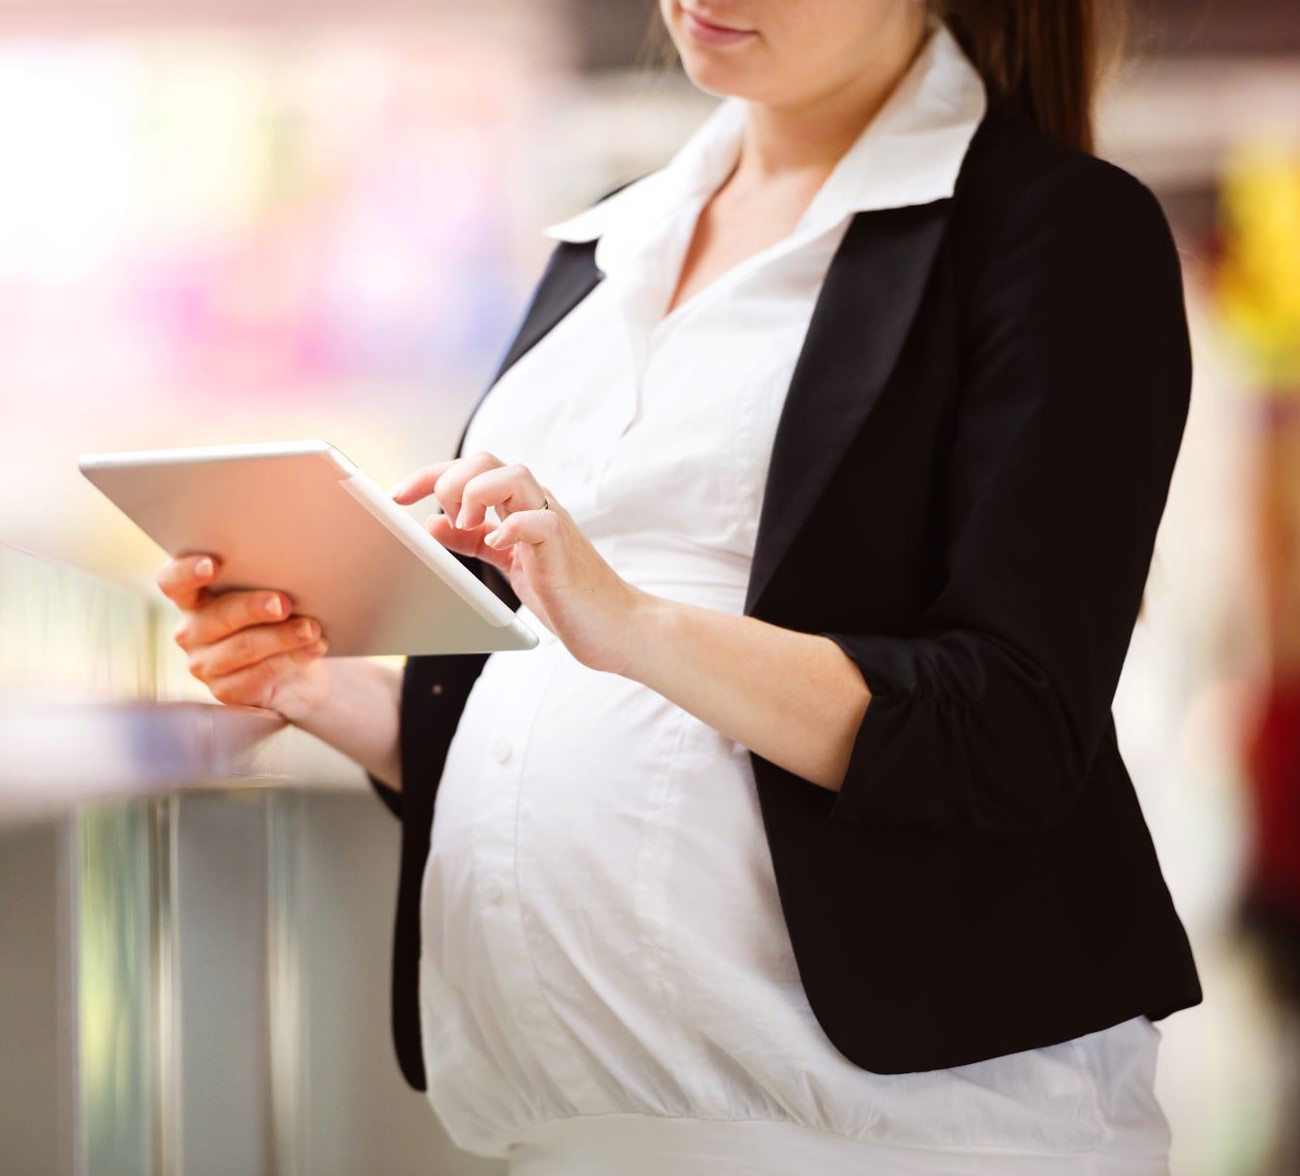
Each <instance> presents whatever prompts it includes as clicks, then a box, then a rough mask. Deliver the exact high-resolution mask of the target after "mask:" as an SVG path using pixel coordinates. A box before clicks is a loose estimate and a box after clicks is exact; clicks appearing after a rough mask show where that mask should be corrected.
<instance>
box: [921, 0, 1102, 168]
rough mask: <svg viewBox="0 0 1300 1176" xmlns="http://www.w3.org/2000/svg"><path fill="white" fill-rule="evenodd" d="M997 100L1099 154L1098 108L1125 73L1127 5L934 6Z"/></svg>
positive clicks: (1019, 1)
mask: <svg viewBox="0 0 1300 1176" xmlns="http://www.w3.org/2000/svg"><path fill="white" fill-rule="evenodd" d="M927 2H928V3H929V4H930V6H931V8H932V9H933V10H934V11H935V12H936V13H938V14H939V15H940V16H941V17H942V18H943V20H944V21H945V23H946V24H947V25H948V27H949V28H950V29H951V30H952V33H953V36H954V37H955V38H956V39H957V41H958V42H959V43H960V45H961V47H962V49H964V50H965V52H966V55H967V56H968V57H969V58H970V59H971V61H972V62H974V64H975V67H976V68H977V69H978V70H979V71H980V74H981V75H982V76H983V78H984V84H985V85H986V86H987V87H988V89H989V92H990V95H991V96H996V97H997V98H998V99H1000V100H1001V101H1002V102H1003V103H1005V104H1006V105H1008V106H1011V107H1013V108H1014V109H1016V110H1019V111H1022V112H1023V113H1024V114H1027V115H1028V116H1029V117H1030V118H1031V119H1032V120H1033V121H1034V122H1035V123H1037V124H1038V125H1039V126H1040V127H1041V128H1042V129H1043V130H1045V131H1047V132H1048V133H1049V134H1051V135H1054V136H1056V138H1058V139H1061V140H1063V141H1064V142H1066V143H1068V144H1070V146H1072V147H1077V148H1079V149H1080V150H1082V151H1087V152H1088V153H1089V154H1094V153H1095V142H1096V141H1095V136H1094V107H1095V104H1096V99H1097V95H1098V92H1099V90H1100V89H1101V88H1102V87H1103V86H1104V85H1105V84H1107V83H1108V82H1109V81H1110V80H1111V78H1112V77H1113V75H1114V74H1115V73H1116V72H1117V71H1118V69H1119V66H1120V65H1121V63H1122V61H1123V56H1124V43H1125V39H1126V37H1127V34H1128V9H1127V6H1126V5H1125V3H1124V0H997V2H993V0H927Z"/></svg>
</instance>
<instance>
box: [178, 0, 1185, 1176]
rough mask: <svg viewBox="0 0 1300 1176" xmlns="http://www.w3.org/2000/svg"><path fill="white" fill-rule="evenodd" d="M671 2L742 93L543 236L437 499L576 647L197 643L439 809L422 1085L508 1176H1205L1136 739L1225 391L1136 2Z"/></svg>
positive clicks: (686, 51) (264, 604)
mask: <svg viewBox="0 0 1300 1176" xmlns="http://www.w3.org/2000/svg"><path fill="white" fill-rule="evenodd" d="M660 10H661V15H662V17H663V20H664V22H665V24H666V26H667V30H668V32H669V34H670V36H671V38H672V40H673V42H674V44H675V45H676V47H677V50H678V52H679V53H680V54H681V57H682V61H683V63H684V65H685V68H686V71H687V73H688V74H689V76H690V78H691V79H692V80H693V81H694V83H695V84H696V85H697V86H699V87H700V88H701V89H703V90H705V91H707V92H708V93H710V94H714V95H717V96H719V97H720V98H721V99H722V100H721V101H720V103H719V104H718V105H717V106H716V108H715V109H714V111H713V113H712V114H711V115H710V116H709V117H708V118H707V119H706V120H705V121H704V122H703V123H702V125H701V126H700V127H699V129H698V130H697V131H696V132H695V133H694V134H693V135H692V136H691V137H690V138H689V140H688V141H687V142H686V143H685V144H684V145H683V146H682V147H681V149H680V150H679V151H678V152H677V154H676V155H675V156H674V157H673V158H672V160H671V161H670V162H669V163H668V164H667V165H666V166H664V167H663V168H661V169H659V170H657V171H655V172H653V173H651V174H650V175H648V176H644V177H642V178H640V179H639V180H636V181H635V182H633V183H631V184H629V185H626V186H625V187H623V188H622V189H619V190H617V191H616V192H614V193H612V194H610V195H608V196H607V197H605V198H604V199H602V200H600V201H598V202H597V203H596V204H594V205H593V206H591V207H590V208H588V209H586V210H585V211H583V212H581V213H579V214H578V215H576V216H575V217H573V218H572V219H570V220H567V221H564V222H563V223H561V224H558V225H555V226H553V227H552V228H550V229H549V230H547V232H548V234H549V235H550V237H552V238H553V239H554V240H555V241H556V244H555V246H554V250H553V252H552V254H551V258H550V261H549V263H548V265H547V267H546V270H545V273H544V274H543V276H542V279H541V281H540V283H539V285H538V288H537V290H536V292H535V293H534V295H533V298H532V301H531V303H530V305H529V308H528V312H527V314H526V316H525V319H524V322H523V324H522V326H521V328H520V330H519V333H518V335H517V337H516V338H515V340H514V342H513V345H512V346H511V347H510V349H509V350H508V352H507V354H506V357H505V360H504V362H503V363H502V365H501V371H499V372H498V373H497V376H496V378H495V379H494V380H493V381H492V382H491V383H490V385H489V388H488V390H487V392H486V393H485V394H484V396H483V397H482V398H481V399H480V401H479V403H478V405H476V407H475V409H474V411H473V412H472V413H471V415H470V418H469V421H468V423H467V427H466V430H465V432H464V433H463V435H462V437H461V441H460V444H459V445H458V446H457V449H456V451H455V456H454V457H452V458H450V459H449V460H446V461H440V462H437V463H435V464H433V465H429V466H426V467H424V468H422V469H419V470H416V471H414V472H413V473H412V474H411V475H410V476H409V477H407V478H406V479H405V480H404V481H403V482H402V483H401V484H400V485H399V486H398V487H396V488H394V491H393V496H394V498H395V499H396V501H398V502H400V503H404V504H413V503H416V502H419V501H423V500H428V503H429V506H430V507H437V508H440V509H438V510H435V512H434V513H433V514H432V515H431V516H430V517H429V519H428V521H427V526H428V528H429V530H430V532H431V533H432V535H433V536H434V537H435V538H436V539H438V540H439V541H440V542H441V543H443V544H445V545H446V546H447V547H448V548H450V549H451V550H452V551H453V552H455V553H456V554H457V556H458V558H460V559H461V560H462V561H463V562H464V563H465V565H466V566H467V567H469V568H471V569H472V570H473V571H474V572H475V573H476V574H477V575H479V576H480V577H481V578H482V579H483V580H484V581H485V582H486V583H487V584H488V585H489V586H490V587H492V588H493V590H494V591H496V592H497V594H498V595H500V596H501V597H502V598H503V599H505V600H506V601H507V602H508V603H509V604H510V605H511V607H512V608H517V609H518V611H519V613H520V615H521V616H522V617H523V618H524V619H525V620H526V621H527V622H528V623H529V624H530V625H531V626H532V627H533V628H534V629H536V630H537V632H538V633H539V635H540V636H541V642H540V644H539V645H538V646H537V647H535V648H534V649H531V650H527V651H514V652H504V653H496V654H492V655H482V654H479V655H456V656H444V657H436V656H420V657H411V658H408V659H407V661H406V664H405V666H404V668H403V670H402V671H401V672H395V671H394V670H393V669H392V668H391V667H388V666H381V665H379V664H378V663H375V662H371V661H367V660H365V659H348V658H323V657H322V656H321V655H322V653H323V652H324V650H325V644H324V641H323V640H321V639H320V633H319V628H318V626H317V624H316V622H315V621H314V620H313V619H311V618H300V617H297V616H295V615H293V608H294V604H293V601H292V600H290V599H288V598H287V596H286V595H285V594H284V593H281V592H275V591H266V592H236V593H229V594H224V595H214V594H213V593H211V592H210V591H209V590H208V589H207V588H206V587H205V585H206V584H207V583H208V582H209V581H210V579H211V577H212V576H213V574H214V571H215V569H214V566H213V563H212V561H211V560H210V559H199V558H193V559H183V560H175V561H170V562H169V563H168V564H167V565H166V566H165V567H164V568H163V570H162V572H161V573H160V584H161V585H162V587H163V589H164V591H165V592H166V593H167V594H168V595H169V596H170V597H171V598H172V599H173V600H174V601H175V602H176V603H177V604H178V605H180V606H181V608H182V609H183V610H185V616H184V618H183V620H182V622H181V624H180V625H179V627H178V629H177V631H176V639H177V641H178V642H179V643H180V645H181V646H182V647H183V648H184V649H185V650H186V651H187V652H188V654H189V658H190V666H191V670H192V672H193V673H194V674H195V675H196V676H197V677H199V678H200V679H201V680H203V681H204V682H206V683H207V684H208V686H209V687H210V688H211V690H212V692H213V694H214V695H215V696H216V697H217V698H218V699H220V700H222V701H225V702H230V703H244V704H252V705H258V706H266V707H271V708H274V709H276V710H277V711H279V712H280V713H281V714H283V715H284V716H285V717H286V718H287V719H288V720H289V721H291V722H293V723H296V724H298V725H300V726H301V727H303V728H305V729H306V730H308V731H311V732H314V733H316V734H318V735H319V736H320V737H322V738H323V739H325V740H327V741H328V742H330V743H332V744H333V745H335V746H336V747H338V748H340V749H342V750H343V751H344V752H346V753H347V754H349V755H351V756H352V757H353V758H354V759H356V761H357V762H358V763H360V764H361V765H363V766H364V768H365V769H366V771H367V772H368V774H369V776H370V779H371V781H372V783H373V784H374V787H375V789H376V790H377V792H378V794H379V795H380V797H381V798H382V799H383V801H384V802H385V803H386V804H387V805H388V806H389V807H390V808H391V809H392V811H393V812H394V813H395V814H396V815H397V816H398V817H399V818H400V819H401V821H402V826H403V839H402V845H403V848H402V866H401V874H402V883H401V890H400V894H399V900H398V908H397V917H396V946H395V953H394V961H393V967H394V971H393V1015H394V1029H395V1034H396V1042H397V1050H398V1056H399V1059H400V1062H401V1065H402V1069H403V1072H404V1073H405V1075H406V1077H407V1079H408V1081H410V1083H411V1084H412V1085H413V1086H416V1087H417V1088H420V1089H426V1090H427V1091H428V1096H429V1099H430V1101H431V1103H432V1104H433V1107H434V1108H435V1110H436V1111H437V1113H438V1115H439V1116H440V1118H441V1119H442V1121H443V1123H444V1124H445V1126H446V1128H447V1130H448V1131H449V1133H450V1134H451V1136H452V1138H453V1139H454V1140H455V1141H456V1142H457V1143H458V1144H460V1145H461V1146H462V1147H464V1148H466V1149H468V1150H471V1151H474V1152H477V1153H480V1154H482V1155H485V1156H498V1157H504V1158H506V1159H507V1160H508V1161H509V1165H510V1170H511V1172H512V1173H515V1174H516V1176H583V1174H591V1176H595V1174H601V1176H632V1174H637V1176H642V1174H644V1176H650V1174H656V1176H658V1174H662V1173H674V1174H675V1176H706V1174H707V1176H732V1174H740V1173H745V1174H758V1176H765V1174H777V1173H781V1174H796V1173H856V1174H872V1176H903V1174H912V1173H953V1174H956V1173H960V1174H963V1176H969V1174H973V1173H988V1174H994V1173H996V1174H997V1176H1016V1174H1026V1176H1028V1174H1032V1176H1054V1174H1065V1173H1068V1174H1070V1176H1085V1174H1100V1173H1124V1174H1128V1176H1157V1174H1160V1173H1166V1172H1167V1170H1168V1158H1167V1157H1168V1148H1169V1130H1168V1126H1167V1123H1166V1120H1165V1118H1164V1116H1163V1114H1162V1112H1161V1109H1160V1106H1159V1103H1158V1101H1157V1099H1156V1097H1155V1095H1154V1092H1153V1080H1154V1072H1155V1063H1156V1053H1157V1047H1158V1044H1159V1039H1160V1030H1159V1029H1158V1028H1157V1027H1156V1025H1155V1024H1154V1022H1155V1021H1157V1020H1159V1019H1161V1018H1163V1017H1166V1016H1168V1015H1169V1014H1170V1013H1172V1012H1174V1011H1176V1010H1178V1009H1182V1008H1187V1007H1189V1006H1191V1005H1195V1004H1196V1003H1197V1002H1198V1001H1199V1000H1200V999H1201V991H1200V987H1199V983H1198V978H1197V973H1196V968H1195V966H1194V963H1193V959H1192V955H1191V952H1190V950H1189V947H1188V942H1187V938H1186V936H1185V934H1184V932H1183V928H1182V926H1181V924H1180V922H1179V919H1178V916H1177V914H1176V913H1175V911H1174V908H1173V905H1172V903H1171V901H1170V897H1169V894H1168V891H1167V889H1166V887H1165V884H1164V881H1163V879H1162V876H1161V872H1160V868H1159V865H1158V863H1157V860H1156V855H1155V851H1154V849H1153V847H1152V843H1151V840H1150V837H1149V835H1148V833H1147V830H1146V826H1145V824H1144V823H1143V819H1142V815H1141V811H1140V809H1139V807H1138V804H1137V801H1136V798H1135V794H1134V789H1133V786H1132V783H1131V781H1130V779H1129V777H1128V774H1127V771H1126V769H1125V766H1124V763H1123V760H1122V759H1121V758H1120V755H1119V751H1118V746H1117V742H1116V735H1115V727H1114V722H1113V717H1112V714H1111V704H1112V698H1113V695H1114V691H1115V687H1116V684H1117V681H1118V678H1119V674H1120V670H1121V667H1122V665H1123V662H1124V658H1125V654H1126V651H1127V647H1128V643H1129V639H1130V636H1131V633H1132V630H1133V626H1134V624H1135V622H1136V620H1137V616H1138V612H1139V608H1140V603H1141V596H1142V589H1143V585H1144V583H1145V579H1146V575H1147V571H1148V568H1149V564H1150V559H1151V556H1152V552H1153V549H1154V542H1155V534H1156V529H1157V526H1158V524H1159V521H1160V518H1161V515H1162V513H1163V510H1164V506H1165V500H1166V496H1167V492H1168V488H1169V483H1170V478H1171V474H1172V470H1173V466H1174V462H1175V459H1176V457H1177V454H1178V450H1179V447H1180V443H1181V438H1182V433H1183V427H1184V423H1185V419H1186V415H1187V411H1188V405H1189V396H1190V384H1191V362H1190V349H1189V344H1188V338H1187V324H1186V318H1185V313H1184V306H1183V298H1182V285H1181V274H1180V269H1179V263H1178V257H1177V252H1176V249H1175V247H1174V243H1173V239H1172V237H1171V235H1170V232H1169V227H1168V224H1167V222H1166V220H1165V218H1164V215H1163V213H1162V212H1161V210H1160V206H1159V205H1158V203H1157V202H1156V199H1155V197H1154V196H1153V195H1152V193H1151V192H1150V190H1149V189H1148V188H1147V187H1145V186H1144V185H1143V184H1142V183H1140V182H1139V181H1138V180H1137V179H1135V178H1134V177H1133V176H1132V175H1131V174H1130V173H1128V172H1127V171H1124V170H1123V169H1122V168H1120V167H1118V166H1116V165H1114V164H1111V163H1109V162H1106V161H1103V160H1101V159H1100V158H1098V157H1097V156H1096V155H1095V154H1093V152H1092V149H1091V143H1092V140H1091V124H1090V115H1089V111H1090V105H1091V101H1092V88H1093V83H1094V76H1095V75H1096V73H1097V66H1096V58H1097V57H1098V52H1097V45H1098V44H1099V43H1100V35H1101V31H1102V27H1101V21H1100V17H1099V15H1098V13H1096V12H1094V10H1093V4H1092V2H1091V0H995V2H993V3H987V2H981V3H974V2H972V3H969V4H967V3H959V2H951V3H947V4H945V5H943V6H942V7H940V5H939V4H937V3H926V2H924V0H684V2H683V0H662V2H661V5H660ZM340 558H343V556H342V554H341V557H340ZM375 588H376V591H382V585H378V584H377V585H376V586H375ZM325 637H326V638H327V637H328V634H326V635H325Z"/></svg>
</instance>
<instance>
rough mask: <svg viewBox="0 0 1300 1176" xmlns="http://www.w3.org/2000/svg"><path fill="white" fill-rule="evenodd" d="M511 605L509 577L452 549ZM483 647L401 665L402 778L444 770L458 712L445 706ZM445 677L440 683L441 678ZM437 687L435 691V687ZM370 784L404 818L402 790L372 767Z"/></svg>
mask: <svg viewBox="0 0 1300 1176" xmlns="http://www.w3.org/2000/svg"><path fill="white" fill-rule="evenodd" d="M452 554H453V555H454V556H455V557H456V559H457V560H459V561H460V563H461V564H463V565H464V566H465V567H466V568H468V569H469V570H470V571H471V572H473V573H474V575H475V576H477V577H478V578H479V579H480V580H482V581H483V583H484V584H486V585H487V586H488V588H490V589H491V590H492V591H493V592H494V593H495V594H496V595H497V597H498V598H499V599H501V600H502V601H504V602H505V604H506V605H507V606H508V607H509V608H511V609H517V608H518V607H519V604H520V601H519V597H517V596H516V595H515V593H514V589H513V588H511V586H510V581H509V580H508V579H507V578H506V577H505V576H504V575H502V574H501V573H500V572H498V571H497V570H496V569H495V568H494V567H493V566H492V565H491V564H489V563H487V562H486V561H484V560H481V559H475V558H473V557H472V556H468V555H461V554H460V553H459V552H452ZM487 657H488V655H487V654H485V653H475V654H464V653H451V654H438V653H432V654H415V655H412V656H410V657H408V658H407V659H406V660H405V662H404V663H403V665H402V689H401V695H400V700H399V702H398V711H397V716H398V717H397V742H398V756H399V759H400V762H401V769H402V780H403V781H404V782H405V781H408V780H426V781H427V780H436V779H437V777H438V775H439V774H440V773H441V771H442V764H443V760H444V758H445V756H446V753H447V747H448V743H449V741H450V738H451V735H452V734H453V733H454V730H455V722H456V720H457V719H458V718H459V711H457V712H456V714H454V715H453V714H449V713H448V710H447V708H448V707H449V706H463V704H464V701H465V694H466V692H467V690H468V687H469V685H470V684H472V681H473V678H474V677H476V676H477V673H478V671H479V670H480V669H481V668H482V664H483V663H484V662H485V661H486V660H487ZM444 680H446V681H447V686H446V687H445V688H444V687H443V685H442V683H443V681H444ZM435 690H436V693H435ZM366 778H367V779H368V780H369V781H370V786H371V788H373V789H374V791H375V794H376V795H377V796H378V797H379V799H380V800H381V801H383V803H384V805H385V807H386V808H387V809H388V811H389V812H390V813H392V814H393V816H395V817H397V819H398V820H401V819H402V793H401V792H400V791H398V790H397V789H396V788H393V787H391V786H390V785H388V784H386V783H385V782H384V781H383V780H381V779H380V778H379V777H378V776H376V775H374V774H373V773H371V772H367V773H366Z"/></svg>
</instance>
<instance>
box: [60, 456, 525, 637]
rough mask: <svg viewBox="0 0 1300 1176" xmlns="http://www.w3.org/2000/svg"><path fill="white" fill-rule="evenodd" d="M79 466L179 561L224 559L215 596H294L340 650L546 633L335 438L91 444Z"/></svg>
mask: <svg viewBox="0 0 1300 1176" xmlns="http://www.w3.org/2000/svg"><path fill="white" fill-rule="evenodd" d="M78 466H79V468H80V469H81V471H82V473H83V474H85V476H86V477H87V478H88V479H90V481H92V482H93V483H94V484H95V485H96V486H97V487H98V488H99V489H100V490H101V491H102V492H103V493H104V494H105V495H107V496H108V497H109V498H110V499H111V500H112V501H113V502H114V503H116V504H117V506H118V507H120V508H121V509H122V510H123V511H124V512H125V513H126V514H127V515H129V516H130V517H131V518H132V519H133V520H134V521H135V522H136V524H137V525H139V526H140V527H141V529H143V530H144V531H145V532H146V533H147V534H148V535H149V536H150V537H151V538H152V539H154V541H155V542H157V543H158V544H159V545H160V546H161V547H163V548H164V549H165V550H166V551H167V552H168V553H169V554H170V555H172V556H173V558H179V557H184V556H187V555H200V554H211V555H213V556H216V557H217V558H218V560H219V567H218V569H217V574H216V577H215V579H214V580H213V581H212V582H211V584H210V586H209V587H210V590H211V591H212V592H215V593H222V592H226V591H232V590H235V589H263V590H268V592H269V593H270V594H274V593H275V592H276V591H279V592H281V593H283V594H287V596H288V598H289V599H290V600H291V601H292V608H293V611H294V612H295V613H296V614H299V615H300V616H307V617H312V618H317V619H318V620H319V622H320V625H321V628H322V633H321V634H320V636H323V638H324V639H325V640H326V641H327V642H328V653H329V655H332V656H365V655H373V654H444V653H446V654H450V653H484V652H492V651H496V650H509V649H530V648H532V647H533V646H535V645H536V644H537V642H538V638H537V634H536V633H535V632H534V631H533V630H532V629H531V628H529V627H528V626H527V625H526V624H525V623H524V622H523V621H522V620H520V619H519V618H518V617H516V616H515V614H514V613H513V612H512V611H511V609H510V608H508V607H507V606H506V604H505V603H504V602H503V601H502V600H501V599H500V598H498V597H497V596H496V595H495V593H493V592H492V591H491V590H490V589H489V588H488V587H487V586H486V585H485V584H484V583H483V582H482V581H481V580H479V579H478V577H477V576H475V575H474V574H473V572H471V571H470V570H469V567H468V566H467V564H466V562H463V561H462V557H460V556H457V555H456V554H454V553H453V552H451V551H449V550H448V549H447V548H445V547H443V546H442V545H441V544H440V543H438V542H437V541H436V540H435V539H434V538H433V537H432V536H431V535H430V534H429V533H428V532H427V531H425V530H424V529H423V528H421V527H420V525H419V524H418V523H416V522H415V520H414V519H412V518H411V517H410V515H409V514H407V513H406V511H405V510H403V509H402V507H401V506H399V505H398V504H397V503H395V502H394V501H393V500H392V498H391V497H389V495H388V494H386V493H385V492H384V491H383V490H381V489H380V488H379V487H378V486H376V485H375V484H374V483H373V482H372V481H371V480H370V479H369V478H367V477H366V476H365V475H364V474H362V473H361V472H360V471H359V470H358V469H357V468H356V467H355V466H354V465H353V464H352V463H351V462H350V461H348V459H347V458H346V457H344V456H343V454H342V453H340V452H339V451H338V450H337V449H335V448H334V447H333V446H332V445H330V444H329V443H328V442H326V441H316V440H313V441H300V442H287V443H274V444H263V445H234V446H213V447H206V448H193V449H164V450H146V451H137V452H129V453H104V454H87V455H85V456H83V457H82V458H81V459H80V460H79V462H78ZM312 640H315V639H314V638H313V639H312ZM308 644H310V642H308Z"/></svg>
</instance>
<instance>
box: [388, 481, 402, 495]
mask: <svg viewBox="0 0 1300 1176" xmlns="http://www.w3.org/2000/svg"><path fill="white" fill-rule="evenodd" d="M405 489H406V479H405V478H402V479H401V480H400V481H397V482H394V483H393V484H392V485H391V486H389V487H388V497H389V498H396V497H397V496H398V495H399V494H401V493H402V491H403V490H405Z"/></svg>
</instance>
